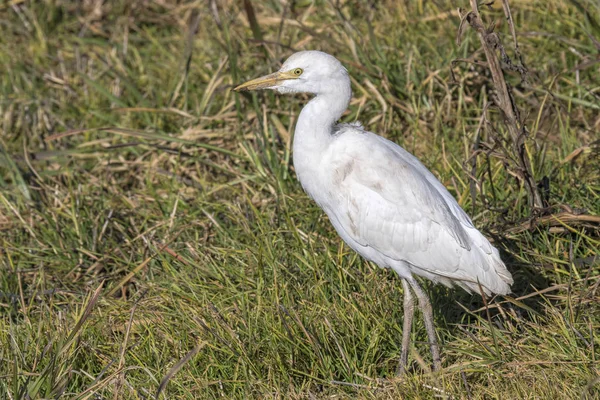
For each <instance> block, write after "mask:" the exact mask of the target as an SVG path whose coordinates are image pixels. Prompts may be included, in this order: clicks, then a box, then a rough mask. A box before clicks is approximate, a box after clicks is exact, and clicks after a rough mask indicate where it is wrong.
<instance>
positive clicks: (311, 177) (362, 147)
mask: <svg viewBox="0 0 600 400" xmlns="http://www.w3.org/2000/svg"><path fill="white" fill-rule="evenodd" d="M261 89H266V90H274V91H276V92H278V93H282V94H288V93H308V94H309V95H312V98H311V99H310V101H308V103H307V104H306V105H305V106H304V107H303V108H302V111H301V112H300V115H299V116H298V120H297V122H296V128H295V131H294V138H293V145H292V157H293V165H294V170H295V172H296V176H297V178H298V180H299V181H300V184H301V185H302V187H303V189H304V191H305V192H306V193H307V194H308V196H309V197H311V198H312V199H313V200H314V201H315V202H316V203H317V204H318V205H319V207H320V208H321V209H323V211H324V212H325V213H326V214H327V216H328V217H329V220H330V222H331V224H332V225H333V227H334V228H335V230H336V231H337V233H338V234H339V236H340V237H341V238H342V240H343V241H344V242H345V243H346V244H347V245H348V246H349V247H350V248H352V249H353V250H354V251H356V252H357V253H359V254H360V255H361V256H362V257H363V258H365V259H366V260H368V261H371V262H373V263H375V264H377V265H378V266H379V267H381V268H389V269H392V270H393V271H395V272H396V274H398V276H399V277H400V278H401V282H402V287H403V294H404V304H403V306H404V322H403V330H402V343H401V352H400V360H399V363H398V369H397V372H398V374H399V375H404V374H405V373H406V372H407V370H408V352H409V348H410V334H411V330H412V322H413V316H414V311H415V296H416V298H417V300H418V305H419V308H420V310H421V312H422V315H423V319H424V323H425V328H426V330H427V335H428V340H429V347H430V351H431V355H432V359H433V370H434V371H438V370H440V369H441V366H442V364H441V359H440V350H439V345H438V341H437V337H436V332H435V327H434V319H433V310H432V307H431V302H430V301H429V298H428V296H427V294H426V293H425V291H424V290H423V289H422V288H421V285H420V284H419V283H418V281H417V279H416V277H421V278H426V279H429V280H431V281H432V282H434V283H440V284H443V285H445V286H448V287H454V286H457V287H460V288H463V289H465V290H466V291H467V292H476V293H482V292H483V293H482V294H485V295H486V296H490V295H492V294H500V295H506V294H508V293H510V286H511V285H512V283H513V278H512V276H511V274H510V272H509V271H508V270H507V268H506V266H505V264H504V262H503V261H502V259H501V258H500V255H499V252H498V250H497V249H496V248H495V247H494V246H492V245H491V244H490V242H489V241H488V239H486V238H485V236H483V234H482V233H481V232H480V231H479V230H478V229H477V228H476V227H475V226H474V225H473V222H472V221H471V219H470V218H469V216H468V215H467V214H466V213H465V212H464V210H463V209H462V208H461V207H460V205H459V204H458V203H457V202H456V200H455V199H454V197H453V196H452V195H451V194H450V193H449V192H448V190H447V189H446V188H445V187H444V185H443V184H442V183H441V182H440V181H439V180H438V179H437V178H436V177H435V176H434V175H433V174H432V173H431V172H430V171H429V170H428V169H427V168H426V167H425V166H424V165H423V164H422V163H421V162H420V161H419V160H418V159H417V158H416V157H415V156H414V155H412V154H411V153H409V152H408V151H407V150H405V149H404V148H402V147H401V146H399V145H398V144H396V143H394V142H392V141H390V140H388V139H386V138H384V137H382V136H379V135H377V134H375V133H372V132H369V131H368V130H366V129H365V128H364V127H363V126H362V125H361V124H360V123H358V122H353V123H338V121H339V119H340V118H341V116H342V114H343V113H344V112H345V111H346V110H347V108H348V106H349V104H350V100H351V97H352V89H351V81H350V77H349V74H348V71H347V69H346V68H345V67H344V66H343V65H342V63H341V62H340V61H339V60H338V59H336V58H335V57H334V56H332V55H330V54H327V53H325V52H321V51H317V50H308V51H300V52H297V53H294V54H292V55H291V56H290V57H289V58H287V60H286V61H285V62H284V63H283V65H282V66H281V68H280V69H279V70H278V71H277V72H274V73H272V74H269V75H265V76H262V77H260V78H257V79H253V80H250V81H247V82H245V83H243V84H241V85H239V86H237V87H235V88H234V90H235V91H237V92H239V91H250V90H261ZM413 293H414V295H413Z"/></svg>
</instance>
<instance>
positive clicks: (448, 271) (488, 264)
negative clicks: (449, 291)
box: [324, 132, 510, 292]
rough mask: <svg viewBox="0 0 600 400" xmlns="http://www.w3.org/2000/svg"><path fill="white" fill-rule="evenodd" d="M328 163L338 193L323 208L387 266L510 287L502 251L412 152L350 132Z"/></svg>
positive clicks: (491, 286)
mask: <svg viewBox="0 0 600 400" xmlns="http://www.w3.org/2000/svg"><path fill="white" fill-rule="evenodd" d="M327 165H329V170H328V175H329V182H330V186H331V188H332V190H331V193H330V194H329V201H328V202H327V203H329V204H328V205H325V206H324V208H325V210H326V212H327V214H328V215H329V216H330V218H332V219H333V220H334V225H335V226H336V228H338V229H343V230H344V233H345V234H344V235H342V236H343V237H344V236H346V237H349V238H350V239H351V240H353V241H355V244H358V245H360V246H363V247H368V248H372V249H374V250H376V251H377V252H378V253H379V254H380V255H382V256H383V257H384V259H387V260H388V261H389V264H390V265H386V266H390V267H392V266H393V265H392V264H393V262H394V261H402V262H407V263H409V264H410V265H411V266H413V267H415V268H417V269H420V270H422V271H427V272H429V273H430V274H434V275H436V276H439V277H444V278H448V279H450V280H454V281H456V280H458V281H464V282H467V286H469V287H471V285H469V284H468V282H471V283H474V287H475V288H476V287H477V282H478V281H479V282H481V283H482V285H484V286H485V287H486V288H488V289H490V290H491V291H494V292H506V290H507V289H505V287H506V282H505V281H506V279H504V278H502V279H499V278H498V273H497V271H496V269H497V268H496V267H498V268H500V267H499V266H497V265H496V264H498V263H499V264H500V265H501V268H502V269H504V271H506V269H505V267H504V265H503V264H502V262H501V261H500V259H499V257H498V255H497V251H496V250H495V249H494V248H493V247H492V246H491V245H490V243H489V242H488V241H487V239H485V238H484V237H483V236H482V235H481V233H479V231H477V230H476V229H475V228H474V227H473V225H472V223H471V220H470V219H469V217H468V216H467V215H466V214H465V213H464V211H463V210H462V209H461V208H460V206H459V205H458V204H457V203H456V201H455V200H454V198H453V197H452V196H451V195H450V193H448V191H447V190H446V189H445V188H444V186H443V185H442V184H441V183H440V182H439V181H438V180H437V179H436V178H435V177H434V176H433V175H432V174H431V173H430V172H429V171H428V170H427V169H426V168H425V167H424V166H423V165H422V164H421V163H420V162H419V161H418V160H417V159H416V158H415V157H414V156H412V155H410V153H408V152H406V151H405V150H404V149H402V148H401V147H400V146H397V145H396V144H394V143H392V142H389V141H387V140H385V139H383V138H381V137H380V136H377V135H375V134H372V133H370V132H364V133H352V134H348V133H346V134H344V135H343V136H340V137H339V138H336V139H335V141H334V143H333V144H332V145H331V147H330V152H329V153H328V156H327ZM505 275H506V276H508V277H510V274H509V273H508V271H506V274H505ZM496 281H500V283H498V282H496ZM503 282H504V283H503Z"/></svg>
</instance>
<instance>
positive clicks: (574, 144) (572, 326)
mask: <svg viewBox="0 0 600 400" xmlns="http://www.w3.org/2000/svg"><path fill="white" fill-rule="evenodd" d="M211 3H212V2H206V1H196V2H187V3H182V4H178V3H176V2H170V1H165V2H162V1H161V2H158V1H146V2H141V1H136V2H126V1H111V2H97V1H88V2H81V4H80V2H68V1H63V0H53V1H46V2H35V1H27V0H21V1H19V0H17V1H9V2H4V3H3V4H2V5H0V37H1V38H2V39H1V40H0V68H1V70H2V74H1V75H0V188H1V191H0V270H1V274H0V398H2V399H21V398H23V399H28V398H31V399H38V398H77V399H84V398H92V399H94V398H98V399H99V398H107V399H108V398H112V399H138V398H154V396H155V394H156V393H157V391H158V388H159V385H160V384H161V381H162V382H164V385H163V386H164V390H163V391H162V393H161V395H160V398H164V399H167V398H169V399H171V398H181V399H196V398H286V399H287V398H296V399H305V398H386V399H387V398H390V399H392V398H393V399H396V398H407V399H413V398H425V399H427V398H438V397H442V398H454V399H479V398H486V399H487V398H489V399H495V398H497V399H523V398H530V399H547V398H572V399H591V398H600V361H599V359H600V356H599V354H600V334H599V333H598V332H600V303H599V301H600V291H599V290H598V287H599V285H600V264H599V261H598V258H597V255H598V253H599V250H600V233H599V228H598V224H597V223H594V222H593V221H588V222H586V221H577V220H571V221H568V222H565V223H562V224H561V223H557V222H556V221H554V220H551V219H548V220H542V222H541V223H539V224H537V225H536V224H535V223H532V224H530V223H529V221H530V217H531V213H530V209H529V207H528V205H527V198H526V192H525V190H524V189H523V188H522V187H520V185H519V182H518V181H517V180H516V179H515V178H514V176H513V175H511V173H510V169H511V167H510V166H511V164H510V162H507V161H506V160H505V159H503V158H502V157H501V152H500V150H499V149H500V148H501V147H500V146H503V145H505V144H506V143H505V138H506V137H507V135H506V132H504V130H503V127H502V124H501V121H499V118H498V115H497V113H496V111H495V110H490V112H489V114H488V117H489V124H488V123H486V124H484V128H483V130H482V131H481V145H480V150H482V151H481V152H480V154H479V156H478V157H477V164H476V169H475V177H476V179H477V181H478V185H477V186H476V191H475V193H474V194H475V196H472V193H471V187H470V186H471V185H470V180H469V179H470V178H469V174H470V173H471V168H472V167H471V164H470V159H471V156H472V147H473V142H474V136H475V132H476V130H477V127H478V125H479V123H480V120H481V115H482V109H483V107H484V105H485V104H486V103H487V102H488V100H489V90H490V86H489V85H490V77H489V76H488V75H487V74H486V71H485V68H483V67H481V66H475V65H471V64H468V63H458V64H457V65H456V66H455V67H454V68H453V71H454V75H455V77H456V80H457V83H453V82H452V81H451V75H450V66H451V63H452V61H453V60H454V59H457V58H469V57H474V59H477V60H483V57H484V56H483V53H481V51H480V50H479V42H478V39H477V38H476V36H475V33H474V32H473V31H472V30H470V29H466V30H465V34H464V37H463V43H462V44H461V46H460V47H457V45H456V41H455V39H456V34H457V30H458V25H459V18H458V16H457V14H456V12H455V9H456V7H457V6H461V7H463V8H466V7H468V2H467V1H466V0H465V1H461V2H450V1H446V0H439V1H423V0H418V1H406V2H399V1H392V0H387V1H383V2H367V1H364V2H363V1H341V2H337V1H332V2H330V1H325V0H314V1H310V0H309V1H296V2H291V1H288V2H279V1H264V2H261V1H258V0H255V1H253V4H254V7H255V12H256V24H255V25H254V26H253V27H252V28H251V26H250V25H249V24H248V22H247V21H248V19H247V17H246V12H245V9H244V7H243V5H242V4H243V2H238V1H215V2H214V4H215V5H216V7H214V8H213V7H211V6H210V4H211ZM338 3H339V8H337V5H338ZM286 4H287V5H286ZM511 6H512V10H513V16H514V19H515V24H516V26H517V30H518V32H519V41H520V45H521V52H522V53H523V55H524V57H525V60H526V63H527V66H528V67H529V69H530V74H531V84H530V85H529V86H524V85H521V84H520V81H519V77H518V76H517V75H513V74H508V80H509V81H510V82H511V84H512V85H513V86H514V87H515V96H516V100H517V103H518V104H519V106H520V107H521V111H522V115H523V116H525V117H526V118H527V126H528V127H529V131H530V133H531V136H530V138H529V139H528V141H527V146H528V149H529V152H530V157H531V162H532V165H533V166H534V169H535V175H536V176H535V177H536V179H537V180H540V181H541V180H542V178H544V177H548V179H549V190H548V192H547V194H546V197H547V200H548V203H549V209H548V210H547V211H548V212H553V213H556V212H560V211H561V210H564V209H565V207H570V209H572V210H574V212H575V213H580V214H587V215H596V216H598V215H600V172H599V171H600V157H599V150H598V145H599V144H598V143H599V142H598V140H599V139H600V134H599V132H600V112H599V108H600V63H598V62H597V60H598V58H597V57H598V52H599V51H600V49H599V45H598V42H599V41H600V28H599V25H598V23H599V22H600V8H599V7H598V5H597V3H596V2H595V1H592V0H578V1H577V2H576V1H567V0H548V1H542V0H533V1H524V0H522V1H517V0H514V1H513V2H511ZM483 14H484V18H485V19H486V21H488V22H490V21H499V22H501V21H503V19H504V17H503V16H502V14H501V12H500V11H498V10H487V9H483ZM282 16H283V18H285V21H284V22H283V23H282ZM194 26H197V32H196V33H195V34H193V33H190V29H192V30H193V28H194ZM257 28H258V30H257ZM498 30H499V31H500V32H502V37H503V39H504V42H505V44H506V45H507V47H508V48H510V36H509V33H508V28H507V26H506V24H502V25H500V26H499V27H498ZM261 35H262V37H263V39H264V40H265V41H266V43H267V44H265V45H261V44H259V43H257V42H256V41H255V40H254V38H256V37H260V36H261ZM291 48H293V49H295V50H300V49H321V50H325V51H328V52H330V53H332V54H334V55H336V56H337V57H338V58H340V59H341V60H342V61H343V62H344V64H345V65H346V66H347V67H348V69H349V71H350V73H351V75H352V77H353V90H354V99H353V102H352V104H351V106H350V110H349V111H348V113H347V114H345V115H344V117H343V119H344V121H354V120H356V119H358V120H361V121H362V122H363V123H364V124H365V125H366V126H367V128H368V129H370V130H372V131H374V132H377V133H379V134H382V135H384V136H386V137H388V138H390V139H392V140H394V141H395V142H397V143H399V144H401V145H403V146H404V147H405V148H407V149H408V150H410V151H411V152H413V153H414V154H416V155H417V156H418V157H419V158H420V159H421V160H423V162H424V163H425V164H426V165H427V166H428V167H430V168H431V169H432V170H433V171H434V173H435V174H436V175H437V176H439V177H440V179H441V181H442V182H443V183H444V184H445V185H446V186H447V187H448V188H449V190H450V191H451V192H452V193H453V194H454V195H455V196H456V197H457V199H459V202H460V204H461V205H462V206H463V207H464V208H465V210H467V211H468V212H469V214H470V215H472V216H473V218H474V222H475V224H476V225H477V226H478V227H479V228H480V229H482V231H483V232H485V233H486V235H487V236H488V237H490V238H492V239H494V242H495V244H496V245H497V246H498V247H499V248H500V249H501V251H502V252H503V258H504V259H505V260H506V262H507V265H508V268H509V270H510V271H511V272H512V273H513V275H514V277H515V285H514V287H513V290H514V295H513V296H511V297H510V298H496V299H495V300H493V301H492V302H491V303H490V304H489V306H490V307H489V309H488V310H486V309H485V306H484V303H483V301H482V299H481V298H480V297H479V296H476V295H473V296H471V295H467V294H466V293H464V292H462V291H460V290H448V289H445V288H442V287H437V286H433V285H430V284H427V290H428V292H429V293H430V294H431V297H432V301H433V305H434V309H435V313H436V319H437V321H436V323H437V328H438V334H439V337H440V340H441V343H442V357H443V365H444V369H443V371H441V372H440V373H439V374H437V375H434V374H431V373H430V371H429V366H430V358H429V353H428V349H427V346H426V344H424V341H425V340H426V333H425V328H424V326H423V324H422V321H421V320H420V319H419V320H418V321H417V322H416V323H415V327H414V332H413V340H414V341H416V347H415V348H414V351H413V352H412V353H411V356H410V359H411V373H410V374H409V376H408V377H407V378H406V379H398V378H396V377H395V375H394V373H395V369H396V365H397V361H398V359H399V356H400V338H401V321H402V290H401V285H400V284H399V280H398V279H397V278H396V277H395V276H394V274H393V273H392V272H390V271H384V270H380V269H379V268H377V267H376V266H374V265H371V264H369V263H367V262H365V261H364V260H362V259H361V258H360V257H358V256H357V255H356V254H354V253H353V252H352V251H351V250H350V249H349V248H348V247H346V246H345V245H344V244H343V243H342V242H341V240H340V239H339V238H338V237H337V235H336V233H335V232H334V230H333V228H332V227H331V226H330V224H329V222H328V221H327V218H326V217H324V215H323V213H322V212H321V211H320V210H319V209H318V207H317V206H316V205H315V204H314V203H313V202H311V201H310V200H309V199H308V198H307V196H306V195H305V194H304V193H303V192H302V189H301V187H300V185H299V184H298V182H297V181H296V179H295V175H294V172H293V168H292V167H291V154H290V148H291V146H290V139H291V136H292V135H293V127H294V122H295V120H296V118H297V116H298V113H299V111H300V108H301V106H302V104H303V103H304V102H305V101H306V98H305V97H302V96H298V97H289V96H285V97H284V96H281V97H278V96H275V95H273V94H272V93H260V94H251V95H243V96H241V95H239V94H236V93H232V92H231V90H230V89H231V87H232V85H234V84H236V83H240V82H241V81H243V80H244V79H247V78H253V77H256V76H258V75H260V74H263V73H266V72H270V71H272V70H273V69H274V68H277V66H278V65H279V62H280V61H281V60H282V59H284V58H285V57H287V56H288V55H289V54H291V52H292V50H290V49H291ZM509 53H510V54H512V51H509ZM536 221H537V220H536ZM534 222H535V221H534ZM180 361H181V362H180Z"/></svg>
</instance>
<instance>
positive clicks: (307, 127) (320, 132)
mask: <svg viewBox="0 0 600 400" xmlns="http://www.w3.org/2000/svg"><path fill="white" fill-rule="evenodd" d="M329 89H330V90H328V91H324V92H323V93H320V94H318V95H317V96H316V97H314V98H313V99H312V100H311V101H309V102H308V104H307V105H306V106H304V108H303V109H302V111H301V112H300V116H299V117H298V123H297V124H296V131H295V134H294V153H293V160H294V167H295V169H296V174H297V175H298V179H299V180H300V182H301V183H302V185H303V186H304V187H305V189H307V191H308V188H307V186H306V182H305V179H306V178H307V177H309V176H310V175H311V174H312V173H316V172H317V171H316V169H318V161H319V160H320V159H321V154H322V153H323V151H325V150H326V149H327V147H328V145H329V143H330V141H331V140H332V139H333V128H334V126H335V123H336V122H337V120H338V119H339V118H340V117H341V116H342V113H343V112H344V111H346V109H347V108H348V104H349V103H350V98H351V97H352V91H351V89H350V79H348V81H347V82H342V84H337V85H335V86H332V87H331V88H329Z"/></svg>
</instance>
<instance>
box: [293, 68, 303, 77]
mask: <svg viewBox="0 0 600 400" xmlns="http://www.w3.org/2000/svg"><path fill="white" fill-rule="evenodd" d="M302 72H304V71H302V68H296V69H295V70H293V71H292V73H293V74H294V75H296V76H300V75H302Z"/></svg>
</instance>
